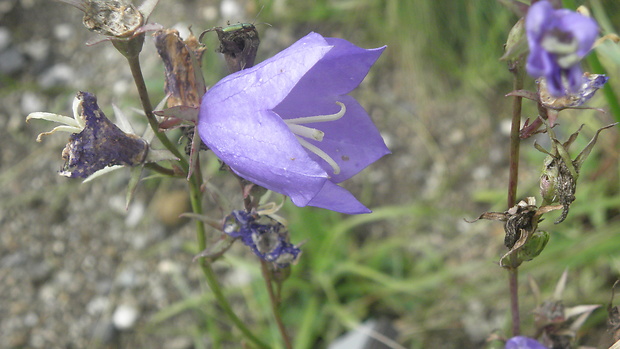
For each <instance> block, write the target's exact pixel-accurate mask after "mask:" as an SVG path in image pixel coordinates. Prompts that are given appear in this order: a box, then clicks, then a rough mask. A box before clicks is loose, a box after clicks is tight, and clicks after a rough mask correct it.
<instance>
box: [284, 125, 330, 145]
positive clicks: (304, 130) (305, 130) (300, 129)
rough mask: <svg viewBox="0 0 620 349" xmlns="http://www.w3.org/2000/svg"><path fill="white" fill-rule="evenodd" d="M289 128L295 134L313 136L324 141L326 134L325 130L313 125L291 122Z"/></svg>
mask: <svg viewBox="0 0 620 349" xmlns="http://www.w3.org/2000/svg"><path fill="white" fill-rule="evenodd" d="M288 128H289V129H290V130H291V132H293V133H294V134H296V135H298V136H302V137H306V138H311V139H314V140H315V141H319V142H320V141H322V140H323V136H325V132H323V131H320V130H317V129H316V128H312V127H307V126H302V125H296V124H289V125H288Z"/></svg>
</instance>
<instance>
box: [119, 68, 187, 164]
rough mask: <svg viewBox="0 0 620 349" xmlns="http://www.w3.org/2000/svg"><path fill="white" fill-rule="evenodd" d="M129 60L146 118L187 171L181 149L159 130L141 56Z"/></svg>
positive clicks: (158, 137) (160, 139) (161, 140)
mask: <svg viewBox="0 0 620 349" xmlns="http://www.w3.org/2000/svg"><path fill="white" fill-rule="evenodd" d="M127 62H128V63H129V69H131V75H132V76H133V80H134V81H135V83H136V88H137V89H138V95H139V96H140V102H141V103H142V108H143V109H144V114H145V115H146V119H147V120H148V122H149V126H150V127H151V129H152V130H153V132H155V137H157V139H159V141H160V142H161V143H162V144H163V145H164V147H166V149H168V150H169V151H171V152H172V154H174V156H176V157H177V158H179V162H180V163H181V167H182V168H183V169H184V170H185V171H187V168H188V163H187V160H186V159H185V157H184V156H183V155H182V154H181V152H180V151H179V149H178V148H177V147H176V146H175V145H174V144H172V142H171V141H170V140H169V139H168V137H166V135H165V134H164V133H163V132H161V131H159V123H158V122H157V118H156V117H155V114H153V105H152V104H151V99H150V98H149V93H148V91H147V89H146V84H145V82H144V77H143V76H142V69H141V68H140V58H139V57H138V56H136V57H127Z"/></svg>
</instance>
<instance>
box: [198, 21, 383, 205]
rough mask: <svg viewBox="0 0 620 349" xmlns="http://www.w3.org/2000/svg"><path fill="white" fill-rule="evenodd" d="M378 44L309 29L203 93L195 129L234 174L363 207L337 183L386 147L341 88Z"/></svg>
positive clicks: (360, 73) (352, 83) (297, 199)
mask: <svg viewBox="0 0 620 349" xmlns="http://www.w3.org/2000/svg"><path fill="white" fill-rule="evenodd" d="M384 49H385V47H380V48H376V49H370V50H366V49H362V48H360V47H357V46H355V45H353V44H351V43H350V42H348V41H346V40H343V39H337V38H324V37H322V36H321V35H319V34H316V33H310V34H308V35H306V36H305V37H304V38H302V39H301V40H299V41H297V42H296V43H294V44H293V45H292V46H291V47H289V48H287V49H285V50H284V51H282V52H280V53H278V54H277V55H275V56H274V57H272V58H270V59H268V60H266V61H264V62H262V63H261V64H258V65H256V66H254V67H252V68H248V69H244V70H241V71H239V72H237V73H234V74H231V75H229V76H227V77H225V78H224V79H222V80H221V81H220V82H218V83H217V84H216V85H215V86H213V87H212V88H211V89H210V90H209V91H208V92H207V93H206V94H205V95H204V97H203V99H202V103H201V107H200V114H199V118H198V130H199V133H200V137H201V138H202V140H203V141H204V143H205V144H206V145H207V146H208V147H209V148H210V149H211V150H213V152H214V153H215V154H216V155H217V156H218V157H219V158H220V159H221V160H222V161H223V162H224V163H226V164H227V165H228V166H230V168H231V169H232V170H233V171H234V172H235V173H236V174H238V175H239V176H241V177H243V178H245V179H247V180H249V181H251V182H253V183H255V184H258V185H260V186H263V187H265V188H267V189H270V190H273V191H276V192H279V193H281V194H284V195H287V196H289V197H290V198H291V200H292V202H293V203H294V204H295V205H297V206H306V205H309V206H315V207H321V208H326V209H329V210H333V211H337V212H342V213H348V214H358V213H369V212H370V210H369V209H368V208H366V207H365V206H364V205H362V204H361V203H360V202H359V201H358V200H357V199H356V198H355V197H354V196H353V195H352V194H351V193H350V192H348V191H347V190H346V189H344V188H342V187H340V186H338V185H337V183H340V182H342V181H344V180H346V179H348V178H351V177H352V176H353V175H355V174H357V173H358V172H360V171H361V170H362V169H364V168H365V167H366V166H368V165H369V164H371V163H373V162H375V161H376V160H377V159H379V158H381V157H382V156H383V155H386V154H388V153H389V152H390V151H389V150H388V148H387V147H386V145H385V143H384V142H383V139H382V138H381V135H380V134H379V131H378V130H377V128H376V127H375V125H374V124H373V123H372V121H371V119H370V117H369V116H368V114H367V113H366V111H365V110H364V108H362V106H360V105H359V103H358V102H357V101H356V100H355V99H354V98H353V97H350V96H347V95H346V94H347V93H349V92H351V91H352V90H353V89H355V88H356V87H357V86H358V85H359V84H360V83H361V82H362V80H363V79H364V77H365V76H366V74H367V73H368V70H369V69H370V67H371V66H372V65H373V64H374V63H375V61H376V60H377V59H378V58H379V56H380V55H381V53H382V52H383V50H384Z"/></svg>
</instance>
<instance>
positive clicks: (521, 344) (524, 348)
mask: <svg viewBox="0 0 620 349" xmlns="http://www.w3.org/2000/svg"><path fill="white" fill-rule="evenodd" d="M505 349H547V347H545V346H544V345H542V344H540V342H539V341H537V340H535V339H533V338H529V337H525V336H516V337H512V338H510V339H509V340H508V341H507V342H506V346H505Z"/></svg>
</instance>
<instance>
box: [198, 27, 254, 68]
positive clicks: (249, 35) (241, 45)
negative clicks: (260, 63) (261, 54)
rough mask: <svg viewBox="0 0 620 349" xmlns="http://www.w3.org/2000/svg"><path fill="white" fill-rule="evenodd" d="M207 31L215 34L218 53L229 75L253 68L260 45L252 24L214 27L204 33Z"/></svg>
mask: <svg viewBox="0 0 620 349" xmlns="http://www.w3.org/2000/svg"><path fill="white" fill-rule="evenodd" d="M209 31H215V32H216V33H217V37H218V39H219V40H220V47H219V52H220V53H222V54H223V55H224V58H225V59H226V65H227V67H228V71H229V72H230V73H235V72H238V71H239V70H243V69H247V68H251V67H253V66H254V59H255V58H256V54H257V53H258V46H259V45H260V39H259V37H258V31H257V30H256V27H255V26H254V24H251V23H238V24H233V25H229V26H227V27H224V28H222V27H215V28H213V29H209V30H207V31H206V32H209ZM206 32H204V33H202V35H204V34H205V33H206ZM202 35H201V37H202Z"/></svg>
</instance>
